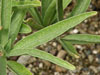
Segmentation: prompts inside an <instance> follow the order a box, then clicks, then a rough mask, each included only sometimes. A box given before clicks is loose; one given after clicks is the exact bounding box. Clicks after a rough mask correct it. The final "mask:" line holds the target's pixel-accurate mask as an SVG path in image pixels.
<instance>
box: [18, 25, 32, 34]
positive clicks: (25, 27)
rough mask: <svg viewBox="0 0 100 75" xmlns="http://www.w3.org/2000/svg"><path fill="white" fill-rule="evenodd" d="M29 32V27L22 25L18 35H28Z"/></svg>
mask: <svg viewBox="0 0 100 75" xmlns="http://www.w3.org/2000/svg"><path fill="white" fill-rule="evenodd" d="M31 31H32V29H31V28H30V26H28V25H26V24H22V25H21V29H20V31H19V33H30V32H31Z"/></svg>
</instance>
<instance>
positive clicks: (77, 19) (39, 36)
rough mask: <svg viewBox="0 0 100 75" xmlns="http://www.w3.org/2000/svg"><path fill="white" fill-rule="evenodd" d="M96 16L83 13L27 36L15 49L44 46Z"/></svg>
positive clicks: (93, 13)
mask: <svg viewBox="0 0 100 75" xmlns="http://www.w3.org/2000/svg"><path fill="white" fill-rule="evenodd" d="M95 14H96V12H87V13H83V14H81V15H77V16H74V17H71V18H69V19H66V20H63V21H59V22H57V23H55V24H53V25H50V26H48V27H45V28H43V29H41V30H40V31H37V32H35V33H33V34H31V35H29V36H27V37H26V38H24V39H22V40H21V41H19V42H18V43H16V44H15V46H14V49H23V48H24V49H25V48H34V47H36V46H38V45H41V44H44V43H46V42H48V41H50V40H52V39H54V38H56V37H57V36H59V35H61V34H62V33H64V32H65V31H67V30H69V29H70V28H73V27H75V26H76V25H77V24H79V23H81V22H82V21H83V20H85V19H86V18H88V17H90V16H93V15H95ZM48 36H49V37H48ZM44 38H45V39H44Z"/></svg>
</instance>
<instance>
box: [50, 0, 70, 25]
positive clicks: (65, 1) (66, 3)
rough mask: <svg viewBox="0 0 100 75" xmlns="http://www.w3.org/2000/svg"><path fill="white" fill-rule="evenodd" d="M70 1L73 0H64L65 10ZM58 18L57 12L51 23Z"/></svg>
mask: <svg viewBox="0 0 100 75" xmlns="http://www.w3.org/2000/svg"><path fill="white" fill-rule="evenodd" d="M70 2H71V0H63V10H64V9H65V8H66V7H67V6H68V5H69V4H70ZM56 19H57V13H56V14H55V15H54V17H53V19H52V21H51V22H50V24H52V23H54V22H56Z"/></svg>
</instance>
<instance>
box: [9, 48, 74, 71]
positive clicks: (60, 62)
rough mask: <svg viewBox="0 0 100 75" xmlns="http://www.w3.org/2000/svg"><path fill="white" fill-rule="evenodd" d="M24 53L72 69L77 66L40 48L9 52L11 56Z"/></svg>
mask: <svg viewBox="0 0 100 75" xmlns="http://www.w3.org/2000/svg"><path fill="white" fill-rule="evenodd" d="M22 54H28V55H31V56H34V57H38V58H41V59H44V60H47V61H50V62H52V63H54V64H57V65H59V66H62V67H64V68H66V69H70V70H74V69H75V67H74V66H73V65H71V64H70V63H68V62H67V61H64V60H62V59H60V58H57V57H55V56H53V55H51V54H49V53H47V52H44V51H41V50H38V49H17V50H16V49H15V50H12V51H11V53H10V54H9V56H18V55H22Z"/></svg>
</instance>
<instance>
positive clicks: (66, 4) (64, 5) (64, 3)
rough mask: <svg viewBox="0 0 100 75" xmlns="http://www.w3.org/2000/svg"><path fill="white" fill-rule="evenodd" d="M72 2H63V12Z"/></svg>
mask: <svg viewBox="0 0 100 75" xmlns="http://www.w3.org/2000/svg"><path fill="white" fill-rule="evenodd" d="M71 1H72V0H63V10H64V9H65V8H66V7H67V6H68V5H69V3H70V2H71Z"/></svg>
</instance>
